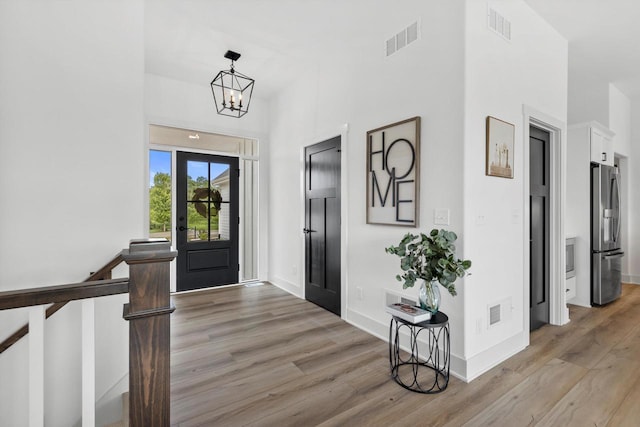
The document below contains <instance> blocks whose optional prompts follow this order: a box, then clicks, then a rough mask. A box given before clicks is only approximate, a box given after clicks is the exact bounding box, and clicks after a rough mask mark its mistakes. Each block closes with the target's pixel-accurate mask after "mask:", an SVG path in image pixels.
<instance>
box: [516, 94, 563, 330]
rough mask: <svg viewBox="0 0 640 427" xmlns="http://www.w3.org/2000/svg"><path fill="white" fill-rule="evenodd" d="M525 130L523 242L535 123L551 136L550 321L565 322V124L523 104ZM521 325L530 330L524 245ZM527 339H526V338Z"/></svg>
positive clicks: (528, 211)
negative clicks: (531, 140) (522, 319)
mask: <svg viewBox="0 0 640 427" xmlns="http://www.w3.org/2000/svg"><path fill="white" fill-rule="evenodd" d="M523 116H524V117H523V122H524V125H523V130H524V157H525V162H524V164H525V171H524V180H523V182H524V194H525V195H526V197H524V198H523V199H524V200H523V203H524V209H523V211H524V212H525V215H524V216H525V218H524V221H523V233H524V241H525V242H528V241H529V239H530V231H529V221H530V215H531V212H530V207H529V197H528V195H529V126H535V127H538V128H540V129H543V130H545V131H548V132H549V133H550V135H551V206H550V217H551V230H550V240H551V242H550V254H549V259H550V261H551V262H550V264H551V265H550V280H551V283H550V310H549V322H550V323H551V324H552V325H564V324H566V323H568V322H569V309H568V308H567V301H566V293H565V262H566V260H565V235H564V216H565V188H566V156H567V154H566V153H567V141H566V135H567V125H566V123H565V122H563V121H561V120H558V119H556V118H554V117H551V116H549V115H547V114H545V113H543V112H541V111H538V110H536V109H535V108H532V107H530V106H528V105H523ZM524 248H525V249H524V262H523V264H524V267H525V268H524V280H523V282H524V295H525V298H524V307H523V313H524V325H525V330H526V331H528V330H529V305H530V300H529V299H530V297H529V286H530V283H529V268H530V266H529V256H530V254H529V246H528V245H525V246H524ZM527 341H528V340H527Z"/></svg>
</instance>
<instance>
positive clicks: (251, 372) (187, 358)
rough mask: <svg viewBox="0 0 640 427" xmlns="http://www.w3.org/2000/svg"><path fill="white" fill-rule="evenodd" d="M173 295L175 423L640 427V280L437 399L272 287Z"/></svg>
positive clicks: (372, 344) (340, 325) (356, 335)
mask: <svg viewBox="0 0 640 427" xmlns="http://www.w3.org/2000/svg"><path fill="white" fill-rule="evenodd" d="M173 299H174V303H175V305H176V307H177V309H176V311H175V312H174V313H173V315H172V338H171V339H172V343H171V347H172V351H171V419H172V425H174V426H315V425H322V426H344V425H349V426H360V425H371V426H462V425H465V426H487V425H496V426H533V425H536V426H598V427H602V426H639V425H640V286H633V285H624V286H623V296H622V298H621V299H620V300H618V301H616V302H614V303H612V304H609V305H607V306H605V307H602V308H594V309H587V308H583V307H577V306H570V313H571V315H570V317H571V319H572V321H571V322H570V323H569V324H568V325H566V326H564V327H557V326H544V327H543V328H541V329H539V330H537V331H535V332H533V333H532V334H531V345H530V346H529V347H527V349H525V350H524V351H522V352H520V353H518V354H517V355H515V356H514V357H512V358H511V359H509V360H507V361H506V362H504V363H502V364H501V365H499V366H497V367H495V368H493V369H492V370H490V371H489V372H487V373H485V374H484V375H482V376H481V377H479V378H477V379H476V380H474V381H472V382H471V383H470V384H466V383H464V382H462V381H460V380H457V379H456V378H454V377H452V378H451V381H450V383H449V387H448V388H447V390H446V391H445V392H443V393H441V394H437V395H421V394H417V393H413V392H410V391H407V390H405V389H403V388H401V387H400V386H399V385H397V384H396V383H395V382H393V381H392V380H391V379H390V377H389V360H388V358H389V354H388V351H389V350H388V346H387V343H386V342H385V341H381V340H379V339H378V338H375V337H373V336H371V335H369V334H367V333H365V332H363V331H361V330H359V329H357V328H355V327H353V326H351V325H349V324H347V323H345V322H343V321H342V320H341V319H340V318H339V317H337V316H335V315H333V314H331V313H329V312H327V311H325V310H323V309H321V308H319V307H317V306H315V305H313V304H311V303H309V302H306V301H303V300H300V299H298V298H295V297H293V296H291V295H289V294H287V293H286V292H284V291H282V290H280V289H278V288H276V287H275V286H272V285H269V284H265V285H263V286H254V287H244V286H239V287H233V288H224V289H216V290H210V291H203V292H197V293H190V294H182V295H176V296H174V298H173Z"/></svg>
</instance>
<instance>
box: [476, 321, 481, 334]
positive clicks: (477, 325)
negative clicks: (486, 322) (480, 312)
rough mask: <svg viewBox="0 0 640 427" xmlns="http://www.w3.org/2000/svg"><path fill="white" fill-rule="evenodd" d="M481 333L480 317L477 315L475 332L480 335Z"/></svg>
mask: <svg viewBox="0 0 640 427" xmlns="http://www.w3.org/2000/svg"><path fill="white" fill-rule="evenodd" d="M481 333H482V318H481V317H478V318H477V319H476V334H478V335H480V334H481Z"/></svg>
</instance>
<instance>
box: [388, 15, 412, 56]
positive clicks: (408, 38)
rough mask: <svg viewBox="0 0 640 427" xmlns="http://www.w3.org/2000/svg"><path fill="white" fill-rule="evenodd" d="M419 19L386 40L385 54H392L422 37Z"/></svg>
mask: <svg viewBox="0 0 640 427" xmlns="http://www.w3.org/2000/svg"><path fill="white" fill-rule="evenodd" d="M419 27H420V26H419V24H418V21H416V22H414V23H413V24H411V25H409V26H408V27H406V28H403V29H402V31H400V32H399V33H397V34H395V35H394V36H392V37H391V38H389V39H387V41H386V42H385V54H386V56H391V55H393V54H394V53H396V52H397V51H399V50H400V49H402V48H404V47H406V46H408V45H410V44H411V43H413V42H415V41H416V40H418V39H419V38H420V31H419V29H420V28H419Z"/></svg>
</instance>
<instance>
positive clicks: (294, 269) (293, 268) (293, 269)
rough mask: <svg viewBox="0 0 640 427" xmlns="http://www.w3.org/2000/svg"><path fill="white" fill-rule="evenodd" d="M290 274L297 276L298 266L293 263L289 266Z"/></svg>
mask: <svg viewBox="0 0 640 427" xmlns="http://www.w3.org/2000/svg"><path fill="white" fill-rule="evenodd" d="M291 274H293V275H294V276H296V277H298V266H297V265H295V264H293V265H292V266H291Z"/></svg>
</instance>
